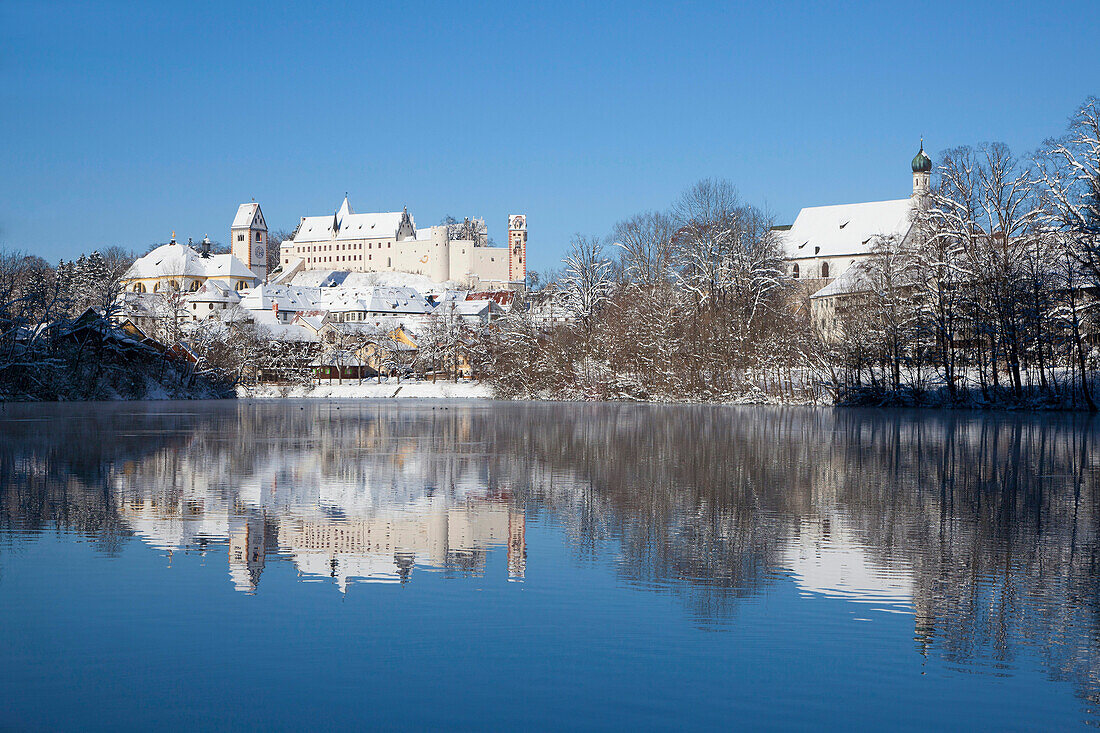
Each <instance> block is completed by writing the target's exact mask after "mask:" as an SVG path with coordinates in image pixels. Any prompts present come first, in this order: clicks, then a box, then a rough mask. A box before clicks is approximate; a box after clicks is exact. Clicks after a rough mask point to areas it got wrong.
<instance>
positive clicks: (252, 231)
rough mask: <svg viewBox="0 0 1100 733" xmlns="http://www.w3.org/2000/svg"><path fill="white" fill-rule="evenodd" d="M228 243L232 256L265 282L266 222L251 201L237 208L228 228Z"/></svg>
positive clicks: (257, 207)
mask: <svg viewBox="0 0 1100 733" xmlns="http://www.w3.org/2000/svg"><path fill="white" fill-rule="evenodd" d="M229 241H230V247H231V251H232V252H233V256H234V257H236V258H237V259H238V260H240V261H241V262H243V263H244V264H245V265H247V266H248V269H250V270H252V272H254V273H256V277H258V278H260V281H261V282H263V281H265V280H267V222H265V221H264V214H263V212H262V211H260V205H259V204H258V203H256V202H255V201H253V202H252V203H248V204H241V205H240V207H238V208H237V215H236V216H235V217H233V225H232V226H231V227H230V228H229Z"/></svg>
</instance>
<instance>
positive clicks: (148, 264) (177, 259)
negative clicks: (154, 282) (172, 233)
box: [122, 243, 259, 280]
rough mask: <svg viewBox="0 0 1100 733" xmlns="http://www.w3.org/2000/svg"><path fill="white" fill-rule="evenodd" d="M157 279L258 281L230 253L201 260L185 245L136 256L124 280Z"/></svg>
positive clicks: (199, 256) (169, 246)
mask: <svg viewBox="0 0 1100 733" xmlns="http://www.w3.org/2000/svg"><path fill="white" fill-rule="evenodd" d="M157 277H236V278H245V279H248V278H251V279H253V280H259V278H258V277H256V273H254V272H252V270H250V269H248V267H247V266H246V265H245V264H244V263H243V262H241V261H240V260H239V259H237V258H236V257H234V256H233V255H231V254H224V255H211V256H209V257H203V256H202V255H201V254H199V253H198V252H196V251H195V250H194V249H192V248H191V247H188V246H187V245H186V244H171V243H169V244H162V245H161V246H159V247H157V248H156V249H154V250H153V251H152V252H150V253H149V254H147V255H145V256H143V257H139V258H138V259H137V260H136V261H135V262H134V264H132V265H130V269H128V270H127V271H126V274H125V275H123V276H122V278H123V279H124V280H138V279H144V278H157Z"/></svg>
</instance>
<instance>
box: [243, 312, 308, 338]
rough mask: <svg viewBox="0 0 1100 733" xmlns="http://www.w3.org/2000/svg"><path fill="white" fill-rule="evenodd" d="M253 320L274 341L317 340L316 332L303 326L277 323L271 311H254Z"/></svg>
mask: <svg viewBox="0 0 1100 733" xmlns="http://www.w3.org/2000/svg"><path fill="white" fill-rule="evenodd" d="M253 320H254V321H255V323H256V325H257V326H262V327H264V328H266V329H267V330H268V331H269V332H270V333H271V338H273V339H275V340H276V341H317V340H318V339H317V334H316V333H314V332H313V331H310V330H309V329H308V328H306V327H305V326H295V325H293V324H289V325H288V324H285V323H279V321H278V319H277V318H276V317H275V314H274V313H273V312H271V311H256V312H254V313H253Z"/></svg>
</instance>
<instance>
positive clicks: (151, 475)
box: [0, 403, 1100, 701]
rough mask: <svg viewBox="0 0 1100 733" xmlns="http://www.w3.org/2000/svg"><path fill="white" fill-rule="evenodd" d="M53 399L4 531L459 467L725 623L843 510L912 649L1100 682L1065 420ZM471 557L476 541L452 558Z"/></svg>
mask: <svg viewBox="0 0 1100 733" xmlns="http://www.w3.org/2000/svg"><path fill="white" fill-rule="evenodd" d="M72 409H73V408H71V407H66V406H43V407H35V408H33V409H31V408H27V409H26V410H25V411H21V410H20V409H19V408H16V407H14V406H9V407H8V408H7V412H6V413H5V414H6V416H7V418H8V419H5V420H3V422H2V423H0V527H3V528H10V527H11V526H12V525H14V524H19V525H20V526H23V527H27V528H31V529H35V528H40V527H44V526H48V525H50V524H52V523H56V524H58V525H60V526H63V527H68V528H72V529H74V530H77V531H80V532H84V533H86V534H88V535H90V536H93V537H96V538H99V539H101V540H105V541H106V542H107V544H108V546H110V545H111V543H115V542H117V541H118V538H119V537H120V536H121V535H122V534H123V533H124V532H125V529H124V524H123V522H122V521H121V520H120V518H119V516H118V514H117V512H116V510H115V509H114V508H113V504H112V501H111V495H110V490H109V489H108V486H111V485H113V486H115V487H120V490H121V491H123V492H133V493H134V495H135V496H138V495H141V496H155V497H156V498H157V500H158V501H163V502H165V503H166V504H173V503H174V502H185V501H187V500H188V497H191V496H192V495H193V493H194V490H195V487H196V486H198V487H200V488H201V489H202V491H205V492H208V494H209V495H213V496H219V497H222V498H223V499H224V500H225V501H227V502H228V503H229V504H230V505H233V504H234V503H235V502H236V503H238V504H239V502H240V500H241V497H242V492H245V491H246V490H249V489H247V486H248V485H251V484H256V485H260V484H263V485H264V486H266V485H268V484H272V485H277V486H278V487H285V490H286V491H289V492H291V494H292V495H293V492H294V491H299V492H302V493H300V494H299V496H305V497H312V496H315V495H317V494H316V492H317V491H321V489H325V490H329V489H330V488H331V486H333V485H341V486H347V487H349V488H348V491H349V492H351V493H350V494H348V495H346V496H345V495H338V498H339V499H340V500H341V501H345V500H346V501H347V502H350V503H354V502H355V501H357V500H358V498H357V495H356V494H355V492H359V493H360V494H362V493H363V492H364V491H367V493H370V491H374V492H376V493H379V495H380V496H381V498H377V497H376V498H374V499H372V500H371V501H375V502H377V501H383V500H384V501H391V502H393V503H395V504H398V505H399V504H401V503H402V502H405V501H407V500H408V499H409V498H410V497H412V496H415V495H421V496H423V495H431V494H434V493H435V492H454V491H456V487H459V486H461V485H476V486H479V487H481V489H483V490H484V492H485V493H486V494H488V495H491V496H507V495H509V494H511V495H513V497H514V499H513V500H514V501H518V502H523V504H524V509H525V513H526V516H527V518H528V519H529V520H530V519H532V518H535V517H536V516H538V515H540V514H544V515H547V516H548V517H550V518H552V520H553V521H555V522H557V523H559V524H561V525H562V526H563V527H564V528H565V531H566V534H567V535H568V536H569V538H570V540H571V542H573V543H574V545H575V547H576V548H577V551H578V553H579V554H580V555H581V556H582V557H585V556H589V557H597V556H599V555H601V554H606V553H608V552H609V551H612V550H611V548H614V550H613V552H614V555H615V562H617V563H618V567H619V570H620V572H621V573H622V574H623V575H624V576H625V577H626V578H628V579H630V580H631V581H634V582H637V583H639V584H642V585H644V586H646V587H656V588H661V589H665V590H671V591H674V592H676V593H679V594H681V595H682V596H683V597H684V598H685V599H686V602H687V603H688V605H689V607H690V608H691V609H692V612H693V614H694V615H695V616H696V617H697V618H699V619H702V620H719V621H720V620H722V619H725V618H728V617H729V615H730V614H732V613H733V612H734V611H735V609H736V606H737V604H738V602H739V599H740V598H743V597H745V596H746V595H751V594H753V593H756V592H758V591H759V589H760V588H761V587H762V586H763V585H765V584H767V583H769V582H773V579H774V578H775V577H777V571H781V569H782V568H783V567H784V563H785V562H786V560H787V556H786V555H785V550H786V548H788V547H789V545H790V543H791V541H792V538H795V539H797V537H798V536H799V533H800V532H803V531H805V527H806V526H807V525H808V524H812V523H814V522H817V523H818V524H819V525H820V526H821V527H822V528H823V531H824V533H825V534H828V533H829V532H830V531H832V529H833V528H832V526H831V524H830V523H831V522H833V521H834V519H839V520H842V521H843V522H844V523H845V525H846V526H847V527H850V528H851V531H852V532H853V533H854V536H855V538H856V539H857V540H858V542H859V544H860V547H861V552H865V553H867V554H868V555H869V556H870V557H871V558H873V560H874V561H875V562H876V563H877V564H879V565H880V566H881V567H884V568H888V569H889V568H893V569H895V570H896V571H897V572H905V573H908V574H909V575H911V578H910V580H911V586H912V594H913V599H912V602H913V607H914V612H915V614H916V618H915V637H916V644H917V648H918V650H920V651H921V652H922V653H926V654H930V655H934V656H939V657H941V658H943V659H945V660H946V661H948V662H949V663H958V664H966V665H972V664H976V665H979V666H983V665H988V666H991V667H996V666H998V665H1001V666H1005V665H1009V666H1010V665H1013V664H1015V663H1016V662H1017V661H1018V660H1019V658H1020V657H1021V655H1031V654H1035V655H1038V656H1039V657H1041V658H1042V659H1043V660H1044V663H1045V664H1046V665H1047V668H1048V669H1049V670H1050V672H1051V674H1052V675H1055V676H1064V677H1065V678H1067V679H1071V680H1073V681H1074V682H1075V684H1077V685H1078V686H1079V688H1080V689H1081V691H1082V694H1084V695H1085V696H1086V697H1088V698H1089V699H1092V700H1094V701H1095V700H1097V699H1098V696H1097V690H1098V689H1100V686H1098V684H1097V683H1096V682H1095V681H1094V678H1095V676H1096V675H1097V674H1100V660H1098V649H1100V643H1098V638H1100V588H1098V585H1097V578H1098V577H1100V576H1098V572H1097V571H1098V567H1097V565H1098V560H1100V552H1098V537H1097V522H1098V520H1100V491H1098V490H1097V478H1098V471H1100V451H1098V450H1097V448H1098V446H1097V442H1098V431H1097V430H1095V428H1094V427H1092V426H1091V424H1089V423H1087V422H1086V419H1084V418H1081V417H1078V416H1042V417H1028V416H1021V415H973V414H967V413H933V412H923V413H905V412H890V411H854V410H848V411H844V410H839V411H830V410H798V409H777V410H771V409H762V408H746V409H730V408H715V407H671V408H666V407H659V406H651V405H645V406H630V405H591V404H585V405H555V404H517V403H511V404H503V405H484V404H483V405H449V406H448V407H447V409H441V408H440V407H439V406H438V405H437V406H435V407H433V406H432V405H430V404H426V405H425V404H415V403H412V404H406V403H401V404H396V405H394V404H379V403H366V404H357V405H348V404H346V403H345V404H343V405H341V406H340V409H336V406H335V405H331V404H327V403H313V404H306V405H297V404H294V405H287V404H283V403H267V404H248V403H240V404H234V403H220V404H216V405H198V406H194V407H192V406H186V407H178V406H172V407H170V408H162V407H158V406H153V407H149V408H140V407H137V406H134V405H126V406H121V407H116V406H106V405H101V406H95V407H87V406H82V407H81V408H80V410H79V411H77V412H76V413H75V414H77V415H79V416H80V417H79V419H67V420H53V421H51V423H50V430H49V431H48V432H47V431H44V430H43V429H42V426H43V423H41V422H20V421H16V420H12V419H10V418H12V417H19V418H30V417H36V416H49V415H50V414H57V415H61V414H66V415H72V414H74V413H72V412H68V413H65V412H64V411H65V410H72ZM50 411H56V412H53V413H51V412H50ZM326 487H328V488H326ZM279 490H280V491H283V490H284V489H283V488H280V489H279ZM368 490H369V491H368ZM311 492H313V493H311ZM279 496H282V494H280V495H279ZM342 507H343V508H342ZM329 509H330V510H331V511H333V512H335V513H336V515H339V514H340V513H341V512H346V511H350V510H349V509H347V507H346V506H344V505H340V504H339V503H336V504H333V505H332V506H331V507H329ZM368 509H369V507H368ZM267 534H268V535H270V536H271V537H274V536H275V532H274V531H271V532H269V533H267ZM834 539H835V538H834ZM837 541H840V540H837ZM484 563H485V555H484V552H482V551H480V550H479V551H474V552H456V553H452V555H451V556H449V557H448V560H447V566H448V567H449V568H450V569H452V570H453V571H456V572H466V571H472V572H480V569H481V568H482V567H483V566H484Z"/></svg>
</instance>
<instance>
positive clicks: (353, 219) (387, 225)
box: [294, 211, 402, 242]
mask: <svg viewBox="0 0 1100 733" xmlns="http://www.w3.org/2000/svg"><path fill="white" fill-rule="evenodd" d="M401 218H402V212H400V211H390V212H386V213H382V214H346V215H345V216H344V217H343V218H341V217H340V215H339V212H337V214H336V215H335V216H307V217H305V218H304V219H303V220H302V223H301V225H300V226H299V227H298V233H297V234H295V235H294V241H295V242H327V241H329V240H331V239H333V236H332V229H333V226H334V225H336V226H337V227H338V230H337V232H336V239H338V240H344V239H388V238H390V237H396V236H397V231H398V229H399V228H400V227H401Z"/></svg>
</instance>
